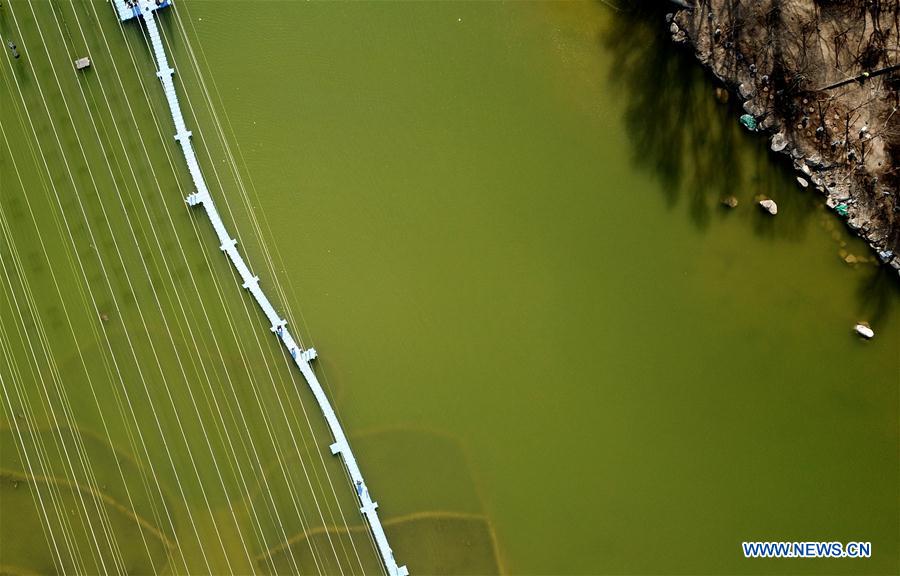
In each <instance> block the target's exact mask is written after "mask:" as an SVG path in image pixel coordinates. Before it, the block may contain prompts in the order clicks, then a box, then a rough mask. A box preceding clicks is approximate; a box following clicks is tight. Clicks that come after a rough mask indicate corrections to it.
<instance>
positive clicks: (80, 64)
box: [75, 56, 91, 70]
mask: <svg viewBox="0 0 900 576" xmlns="http://www.w3.org/2000/svg"><path fill="white" fill-rule="evenodd" d="M90 65H91V59H90V58H88V57H87V56H85V57H84V58H79V59H78V60H76V61H75V69H76V70H84V69H85V68H88V67H89V66H90Z"/></svg>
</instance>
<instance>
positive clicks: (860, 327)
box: [853, 322, 875, 340]
mask: <svg viewBox="0 0 900 576" xmlns="http://www.w3.org/2000/svg"><path fill="white" fill-rule="evenodd" d="M853 329H854V330H856V333H857V334H859V335H860V336H862V337H863V338H865V339H866V340H868V339H870V338H874V337H875V331H874V330H872V329H871V328H869V326H868V325H867V324H864V323H862V322H860V323H859V324H857V325H856V326H854V327H853Z"/></svg>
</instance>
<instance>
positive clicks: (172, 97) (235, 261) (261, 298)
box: [112, 0, 409, 576]
mask: <svg viewBox="0 0 900 576" xmlns="http://www.w3.org/2000/svg"><path fill="white" fill-rule="evenodd" d="M170 2H171V0H161V1H160V3H159V4H157V3H156V0H134V1H132V2H131V5H129V4H128V3H126V0H113V2H112V3H113V5H114V7H115V9H116V13H117V15H118V17H119V19H120V20H123V21H124V20H130V19H131V18H134V17H135V16H142V17H143V20H144V25H145V26H146V27H147V35H148V36H149V38H150V47H151V48H152V49H153V55H154V58H155V59H156V67H157V72H156V75H157V77H159V80H160V82H161V83H162V87H163V91H164V93H165V95H166V101H167V102H168V104H169V112H170V113H171V115H172V122H173V123H174V125H175V139H176V140H177V141H178V142H179V144H180V145H181V150H182V152H183V153H184V160H185V162H186V164H187V167H188V171H189V172H190V174H191V179H192V180H193V181H194V187H195V189H196V190H197V191H196V192H194V193H193V194H190V195H189V196H188V197H187V198H185V201H186V202H187V203H188V205H189V206H197V205H202V206H203V209H204V211H205V212H206V215H207V217H208V218H209V221H210V224H212V226H213V229H214V230H215V232H216V236H217V237H218V239H219V243H220V246H219V247H220V248H221V250H222V251H223V252H224V253H225V255H226V256H227V257H228V259H229V260H230V261H231V264H232V265H233V266H234V268H235V270H236V271H237V273H238V275H239V276H240V277H241V280H243V287H244V288H246V289H247V291H249V292H250V294H252V295H253V298H254V300H256V302H257V304H258V305H259V307H260V309H262V311H263V313H264V314H265V315H266V318H268V319H269V322H271V329H272V332H274V333H275V334H276V336H277V337H278V338H279V340H281V343H282V344H283V345H284V347H285V349H286V350H287V352H288V354H289V355H290V356H291V359H292V360H293V362H294V364H295V365H296V366H297V368H298V369H299V370H300V373H301V374H303V378H304V379H305V380H306V383H307V384H308V385H309V389H310V391H311V392H312V394H313V396H314V397H315V399H316V402H317V403H318V404H319V408H320V409H321V410H322V415H323V416H324V417H325V421H326V422H327V423H328V428H329V429H330V430H331V435H332V436H333V437H334V443H333V444H331V452H332V454H335V455H340V457H341V459H342V460H343V462H344V466H346V468H347V472H348V473H349V475H350V480H351V482H352V484H353V487H354V489H355V491H356V495H357V498H358V500H359V504H360V508H359V510H360V512H361V513H362V514H363V516H364V517H365V519H366V522H367V523H368V525H369V529H370V530H371V531H372V537H373V538H374V540H375V544H376V546H377V547H378V552H379V554H380V555H381V561H382V562H383V564H384V567H385V569H386V570H387V573H388V575H389V576H407V575H408V574H409V570H407V569H406V566H399V565H398V564H397V561H396V560H394V552H393V550H391V547H390V544H388V540H387V536H386V535H385V533H384V527H383V526H382V525H381V520H380V519H379V518H378V512H377V509H378V503H377V502H375V501H374V500H372V497H371V496H370V495H369V489H368V488H367V487H366V483H365V481H364V480H363V476H362V472H361V471H360V469H359V465H358V464H357V463H356V457H355V456H354V455H353V452H352V451H351V450H350V444H349V442H347V436H346V435H345V434H344V429H343V428H342V427H341V423H340V422H339V421H338V419H337V414H335V412H334V409H333V408H332V407H331V402H329V400H328V397H327V396H326V395H325V391H324V390H323V389H322V385H321V384H320V383H319V379H318V378H317V377H316V373H315V372H313V369H312V366H311V365H310V362H312V361H313V360H315V359H316V357H317V353H316V350H315V349H314V348H307V349H306V350H301V349H300V348H299V347H298V346H297V342H296V341H295V340H294V337H293V336H292V335H291V333H290V332H289V331H288V329H287V321H286V320H284V318H282V317H281V316H280V315H279V314H278V312H277V311H276V310H275V308H274V307H273V306H272V303H271V302H269V299H268V297H266V295H265V293H264V292H263V291H262V290H261V289H260V288H259V277H258V276H254V275H253V274H252V273H251V272H250V268H249V267H248V266H247V264H246V262H244V258H243V257H242V256H241V254H240V252H238V251H237V248H236V247H235V246H236V245H237V240H235V239H234V238H232V237H231V235H230V234H229V233H228V230H227V229H226V228H225V223H224V222H223V221H222V217H221V216H219V212H218V210H216V205H215V203H214V202H213V199H212V196H210V194H209V188H207V186H206V182H205V181H204V179H203V173H202V172H201V171H200V165H199V163H198V162H197V156H196V154H195V153H194V148H193V146H192V144H191V132H190V131H189V130H188V129H187V126H186V125H185V122H184V115H183V114H182V113H181V105H180V104H179V103H178V95H177V93H176V92H175V84H174V82H173V80H172V77H173V75H174V74H175V70H174V69H173V68H172V67H171V66H169V62H168V58H167V57H166V52H165V49H164V48H163V44H162V40H161V39H160V36H159V28H158V27H157V25H156V16H155V14H154V12H155V11H156V10H158V9H160V8H165V7H166V6H168V5H169V4H170Z"/></svg>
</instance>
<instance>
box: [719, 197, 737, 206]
mask: <svg viewBox="0 0 900 576" xmlns="http://www.w3.org/2000/svg"><path fill="white" fill-rule="evenodd" d="M722 205H723V206H727V207H728V208H737V205H738V199H737V198H735V197H734V196H729V197H728V198H723V199H722Z"/></svg>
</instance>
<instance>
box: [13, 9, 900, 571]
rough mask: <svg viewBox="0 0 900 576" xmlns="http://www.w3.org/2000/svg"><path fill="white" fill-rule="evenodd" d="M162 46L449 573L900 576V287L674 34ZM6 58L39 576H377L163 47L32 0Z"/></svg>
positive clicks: (441, 28) (31, 546) (256, 250)
mask: <svg viewBox="0 0 900 576" xmlns="http://www.w3.org/2000/svg"><path fill="white" fill-rule="evenodd" d="M160 21H161V27H162V30H163V32H164V35H165V39H166V42H167V47H168V48H169V49H170V50H171V54H172V55H173V60H174V62H175V64H174V66H175V68H176V70H177V74H176V83H178V87H179V89H181V90H183V92H182V93H181V96H182V99H183V101H184V105H185V107H186V108H187V110H188V125H189V128H190V129H192V130H193V131H194V141H195V144H196V145H197V146H198V154H199V156H200V157H201V163H202V167H203V169H204V171H205V173H206V174H207V177H208V179H209V180H210V183H211V187H212V188H213V190H212V193H213V194H214V195H215V196H216V198H217V199H218V202H219V204H220V206H222V208H223V209H225V212H226V219H227V221H228V223H229V224H230V225H233V226H234V228H235V230H237V236H238V239H239V242H240V247H241V248H242V249H243V250H244V252H245V254H247V255H248V258H249V260H250V263H251V266H252V267H253V269H254V271H255V272H256V273H257V274H259V275H260V277H261V281H262V285H263V287H264V289H266V290H271V295H272V297H273V300H275V301H276V302H277V303H278V306H282V305H284V304H286V308H287V310H288V311H289V320H290V321H291V325H292V326H294V327H295V328H296V329H297V330H298V332H299V334H300V336H301V337H302V338H303V340H304V342H305V343H306V344H312V345H315V347H316V348H317V349H318V351H319V355H320V358H319V360H317V369H318V370H319V373H320V375H322V376H324V379H325V382H326V383H327V386H328V391H329V394H330V395H331V397H332V399H333V400H334V401H335V405H336V408H337V410H338V412H339V415H340V417H341V419H342V421H343V423H344V425H345V427H346V430H347V432H348V434H349V435H350V437H351V443H352V444H353V447H354V450H355V451H356V453H357V457H358V459H359V460H360V464H361V467H362V469H363V472H364V474H365V475H366V478H367V483H368V485H369V489H370V491H371V493H372V494H373V495H374V496H375V497H376V499H377V500H378V501H379V504H380V508H379V512H380V513H381V514H382V517H383V518H384V520H385V525H386V531H387V534H388V537H389V538H390V540H391V544H392V546H393V548H394V553H395V556H396V557H397V558H398V559H399V560H400V561H401V562H403V563H406V564H407V565H408V566H409V568H410V571H411V572H412V573H413V574H437V573H469V574H488V573H497V572H504V573H529V574H537V573H541V574H549V573H554V574H555V573H564V574H566V573H568V574H572V573H610V574H612V573H614V574H626V573H627V574H662V573H667V574H668V573H680V574H686V573H691V574H726V573H728V574H761V573H766V574H787V573H792V574H793V573H810V574H813V573H815V574H818V573H867V574H884V573H895V572H897V569H898V564H900V559H898V555H900V550H898V536H897V535H898V531H900V526H898V517H900V508H898V491H897V490H898V485H900V478H898V468H900V467H898V452H900V431H898V411H900V397H898V375H900V364H898V362H900V360H898V356H900V355H898V349H900V330H898V322H900V312H898V308H897V306H896V303H897V301H898V290H897V280H896V278H895V277H891V276H890V275H889V274H887V273H886V272H885V271H883V270H880V269H879V268H878V267H877V266H876V265H875V263H874V259H873V258H872V256H871V254H870V253H869V252H868V251H867V248H866V247H865V246H864V245H863V244H862V243H861V242H859V241H858V240H856V239H854V238H853V237H851V236H850V235H849V234H848V233H847V232H846V231H845V229H844V227H843V224H842V223H841V222H840V221H839V219H838V218H836V217H835V216H833V215H831V214H829V213H828V212H827V211H826V210H825V209H824V206H823V205H822V204H823V203H822V198H820V197H818V196H816V195H815V193H814V192H812V191H809V190H803V189H801V188H800V187H798V186H797V185H796V183H795V182H794V177H793V175H791V174H790V172H789V171H788V170H787V169H785V167H784V166H782V165H780V164H779V163H778V162H775V161H773V157H772V155H771V154H770V153H768V151H767V149H766V143H765V141H764V140H763V139H762V138H760V137H757V136H755V135H753V134H750V133H747V132H745V131H742V130H741V129H740V127H739V125H738V123H737V120H736V119H737V116H738V115H739V113H738V112H737V107H736V106H735V105H734V104H732V105H731V106H732V107H729V105H723V104H720V103H717V102H716V99H715V98H714V96H713V89H714V85H713V84H712V83H711V82H710V80H709V79H708V78H707V77H706V76H705V75H704V73H703V72H702V71H701V70H699V68H698V67H697V65H696V64H695V63H694V62H693V61H692V60H691V57H690V55H689V54H682V53H679V52H678V51H677V50H676V49H675V48H674V47H673V46H672V45H671V44H670V43H669V42H668V40H667V39H666V38H665V36H664V28H665V25H664V24H663V20H662V13H657V12H655V11H653V10H641V11H638V12H636V13H635V12H631V11H622V10H615V9H613V8H610V7H609V6H607V5H606V4H604V3H593V2H583V3H582V2H547V3H542V2H528V3H525V2H483V3H476V2H362V3H299V2H287V1H281V2H237V1H230V0H221V1H215V2H213V1H199V0H193V1H191V0H176V3H175V9H174V10H172V9H167V11H166V13H164V14H163V15H162V16H161V17H160ZM0 33H2V36H3V39H4V44H5V43H6V42H7V41H8V40H9V39H12V40H14V41H15V43H16V44H17V47H18V50H19V52H20V53H21V57H20V58H19V59H13V58H11V52H10V51H9V50H6V52H5V53H4V55H3V56H2V58H0V60H2V62H0V76H2V82H0V95H2V97H0V126H2V129H3V138H2V141H0V263H2V273H0V280H2V281H0V286H2V290H0V328H2V330H0V344H2V346H0V350H2V353H0V382H2V385H3V387H2V389H0V392H2V400H3V411H2V416H0V417H2V422H0V424H2V436H0V469H2V470H0V572H10V573H21V574H30V573H58V572H91V573H94V572H129V573H227V572H240V573H251V572H260V573H272V572H285V573H286V572H303V573H329V574H331V573H344V574H358V573H363V572H365V573H369V572H377V571H378V570H379V562H378V558H377V555H376V552H375V550H374V548H373V546H372V543H371V540H370V538H369V537H368V534H367V532H366V530H365V529H364V526H363V523H362V520H361V517H360V515H359V513H358V512H357V511H356V509H355V500H354V497H353V489H352V488H351V487H350V485H349V482H348V481H347V479H346V475H345V473H344V471H343V470H342V469H341V467H340V464H339V462H338V461H337V460H336V459H335V458H334V457H332V456H331V454H330V452H329V450H328V444H329V443H330V441H331V439H330V437H329V435H328V432H327V430H326V429H325V426H324V422H323V421H322V419H321V417H320V415H319V412H318V408H317V406H316V405H315V403H314V401H313V399H312V397H311V395H310V394H309V392H308V391H307V389H306V387H305V383H304V382H303V381H302V379H300V378H299V375H297V374H294V373H292V371H291V370H290V369H289V366H288V364H287V362H286V361H285V358H284V357H283V356H282V353H281V351H280V349H279V347H278V346H277V344H276V342H275V341H274V339H273V338H272V337H271V335H270V333H269V331H268V329H267V328H266V325H265V321H264V319H263V317H262V315H261V314H259V312H258V311H257V310H256V309H255V308H254V307H253V306H252V305H251V302H250V301H249V300H248V298H247V296H246V294H245V293H244V292H243V291H242V289H241V288H240V285H239V283H238V282H237V281H236V278H235V276H234V274H233V272H232V271H231V270H230V268H229V267H228V264H227V262H226V261H225V259H224V258H223V257H222V255H221V252H220V251H219V250H218V248H217V246H216V241H215V239H214V234H213V233H212V231H211V230H210V229H209V226H208V222H207V221H206V220H205V218H203V217H202V215H201V214H198V213H194V212H192V211H190V210H189V209H188V208H187V207H186V206H185V205H184V202H183V197H184V196H186V195H187V194H188V193H190V192H191V190H190V178H189V176H188V174H187V171H186V169H185V168H184V166H183V161H182V159H181V157H180V155H179V151H178V149H177V147H176V146H175V142H174V141H173V139H172V137H171V132H172V128H171V126H170V120H169V119H168V117H167V111H166V106H165V101H164V98H163V95H162V91H161V90H160V88H159V84H158V81H157V79H156V77H155V75H154V73H155V69H154V67H153V64H152V61H151V57H150V53H149V50H148V49H147V47H146V43H145V42H144V39H143V38H142V34H141V31H140V29H139V28H138V27H137V26H136V25H135V24H134V23H128V24H125V25H124V26H120V25H119V24H118V23H117V22H116V20H115V18H114V17H113V14H112V10H111V7H110V6H109V5H108V4H107V3H106V2H102V1H99V0H93V1H88V0H74V1H69V0H59V1H53V2H50V1H45V0H32V1H31V2H29V1H28V0H9V1H7V2H3V5H2V8H0ZM84 55H90V57H91V59H92V66H91V68H90V69H88V70H86V71H82V72H76V71H75V70H74V68H73V66H72V64H71V63H72V60H73V59H75V58H77V57H80V56H84ZM198 71H199V72H200V74H198ZM730 195H734V196H736V197H737V198H738V200H739V205H738V207H737V208H735V209H733V210H729V209H726V208H723V207H722V206H721V199H722V198H724V197H727V196H730ZM762 195H764V196H768V197H771V198H774V199H775V200H776V201H777V202H778V205H779V213H778V215H777V216H776V217H775V218H771V217H769V216H768V215H766V214H764V213H763V212H762V211H760V210H758V209H757V207H756V206H754V203H755V199H756V198H757V197H758V196H762ZM850 256H852V257H851V258H848V257H850ZM846 260H850V261H851V263H849V264H848V263H847V261H846ZM862 320H865V321H868V322H869V323H870V324H871V325H872V327H873V328H874V329H875V331H876V337H875V339H873V340H871V341H867V342H865V341H861V340H860V339H858V338H857V337H855V336H854V335H853V334H852V333H851V328H852V326H853V325H854V324H855V323H856V322H858V321H862ZM745 540H772V541H779V540H787V541H818V540H825V541H870V542H872V557H871V558H869V559H866V560H851V559H843V560H747V559H744V558H743V555H742V553H741V548H740V543H741V542H742V541H745Z"/></svg>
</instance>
